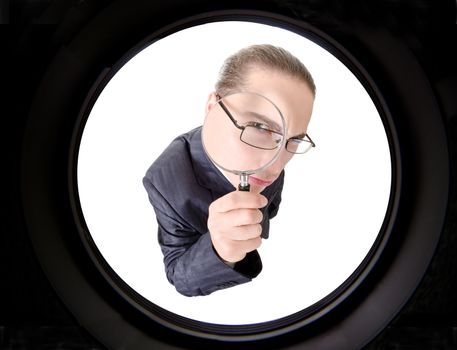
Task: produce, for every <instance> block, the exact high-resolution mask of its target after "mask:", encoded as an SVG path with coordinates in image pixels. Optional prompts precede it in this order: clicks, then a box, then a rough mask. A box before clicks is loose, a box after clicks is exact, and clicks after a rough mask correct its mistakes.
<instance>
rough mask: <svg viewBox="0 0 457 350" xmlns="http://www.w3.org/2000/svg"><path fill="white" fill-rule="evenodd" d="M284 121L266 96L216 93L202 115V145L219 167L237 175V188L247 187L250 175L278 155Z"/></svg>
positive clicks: (282, 138)
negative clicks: (213, 100)
mask: <svg viewBox="0 0 457 350" xmlns="http://www.w3.org/2000/svg"><path fill="white" fill-rule="evenodd" d="M285 130H286V126H285V121H284V117H283V115H282V113H281V111H280V110H279V108H278V107H277V106H276V105H275V104H274V103H273V102H272V101H271V100H270V99H268V98H267V97H265V96H263V95H260V94H258V93H253V92H236V93H233V94H229V95H226V96H224V97H222V98H220V97H218V100H217V101H216V103H215V104H213V105H211V106H210V109H209V111H208V113H207V114H206V117H205V122H204V124H203V129H202V142H203V148H204V149H205V152H206V154H207V155H208V157H209V158H210V159H211V161H212V162H213V163H214V164H215V165H216V166H218V167H219V168H220V169H222V170H225V171H228V172H230V173H233V174H235V175H239V176H240V184H239V186H238V190H240V191H249V190H250V185H249V176H250V175H252V174H255V173H258V172H260V171H262V170H263V169H265V168H267V167H268V166H269V165H271V164H272V163H273V162H275V161H276V159H277V158H278V157H279V154H280V152H281V149H282V147H283V145H284V142H285V137H284V135H285Z"/></svg>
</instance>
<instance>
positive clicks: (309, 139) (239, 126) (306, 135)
mask: <svg viewBox="0 0 457 350" xmlns="http://www.w3.org/2000/svg"><path fill="white" fill-rule="evenodd" d="M216 97H217V98H218V101H217V103H218V104H219V105H220V106H221V107H222V109H223V110H224V112H225V114H227V116H228V117H229V118H230V120H231V121H232V123H233V125H235V127H236V128H238V129H240V130H241V133H240V140H241V142H243V143H245V144H247V145H249V146H251V147H255V148H259V149H264V150H274V149H276V148H277V147H273V148H265V147H259V146H256V145H253V144H251V143H249V142H246V141H245V140H243V133H244V131H245V130H246V128H247V127H254V128H258V126H257V124H259V125H260V123H257V122H249V123H248V124H247V125H240V124H238V121H237V120H236V119H235V118H234V117H233V115H232V114H231V113H230V111H229V110H228V108H227V106H226V105H225V104H224V103H223V102H222V98H221V96H220V95H219V94H216ZM262 129H263V130H266V131H269V132H272V133H274V134H277V135H280V136H281V137H284V135H282V134H281V133H279V132H277V131H275V130H271V129H265V128H262ZM304 137H306V138H307V139H303V138H299V137H291V138H289V139H287V140H286V143H285V146H284V147H285V149H286V151H287V152H289V153H293V154H304V153H306V152H308V151H309V150H310V149H311V148H313V147H316V144H315V143H314V141H313V140H312V139H311V137H309V135H308V134H305V135H304ZM291 140H296V141H304V142H309V143H310V144H311V147H310V148H308V149H306V151H304V152H293V151H290V150H288V149H287V146H288V145H289V141H291ZM279 143H280V141H279V142H278V144H279Z"/></svg>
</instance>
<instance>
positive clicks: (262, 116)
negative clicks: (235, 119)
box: [246, 111, 283, 131]
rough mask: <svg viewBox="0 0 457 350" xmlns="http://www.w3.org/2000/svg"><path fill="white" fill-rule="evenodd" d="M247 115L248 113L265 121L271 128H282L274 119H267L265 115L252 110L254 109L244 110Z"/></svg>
mask: <svg viewBox="0 0 457 350" xmlns="http://www.w3.org/2000/svg"><path fill="white" fill-rule="evenodd" d="M246 114H247V115H250V116H253V117H255V118H257V119H260V120H261V121H263V122H265V124H267V125H269V126H272V127H273V128H275V129H276V131H278V130H283V128H282V127H281V125H279V124H278V123H276V122H275V121H274V120H272V119H269V118H268V117H266V116H265V115H263V114H259V113H257V112H254V111H247V112H246Z"/></svg>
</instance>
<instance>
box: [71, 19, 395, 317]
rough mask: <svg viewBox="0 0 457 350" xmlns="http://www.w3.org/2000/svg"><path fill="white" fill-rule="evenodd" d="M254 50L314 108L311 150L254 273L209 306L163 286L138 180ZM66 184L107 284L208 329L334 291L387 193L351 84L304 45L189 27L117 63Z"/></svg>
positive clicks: (330, 59)
mask: <svg viewBox="0 0 457 350" xmlns="http://www.w3.org/2000/svg"><path fill="white" fill-rule="evenodd" d="M262 43H269V44H273V45H279V46H282V47H283V48H285V49H287V50H289V51H290V52H291V53H292V54H294V55H295V56H297V57H298V58H299V59H300V60H301V61H302V62H303V63H304V64H305V65H306V66H307V67H308V69H309V70H310V71H311V73H312V75H313V77H314V80H315V82H316V85H317V97H316V101H315V107H314V113H313V116H312V119H311V123H310V125H309V128H308V133H309V134H310V136H311V138H312V139H313V140H314V141H315V143H316V145H317V147H316V148H314V149H312V150H311V151H310V152H308V153H307V154H305V155H300V156H296V157H294V159H293V160H292V161H291V162H290V163H289V165H288V166H287V168H286V183H285V188H284V191H283V201H282V204H281V208H280V211H279V214H278V216H277V217H276V218H275V219H273V220H272V221H271V228H270V238H269V239H268V240H264V241H263V244H262V246H261V247H260V249H259V253H260V255H261V256H262V261H263V271H262V273H261V274H260V275H259V276H258V277H257V278H256V279H254V280H253V281H252V282H250V283H247V284H244V285H240V286H237V287H234V288H229V289H226V290H222V291H218V292H215V293H213V294H211V295H209V296H204V297H193V298H188V297H184V296H182V295H180V294H179V293H178V292H176V291H175V289H174V287H173V286H172V285H171V284H169V283H168V281H167V279H166V277H165V272H164V265H163V262H162V254H161V252H160V248H159V245H158V243H157V224H156V220H155V215H154V211H153V209H152V206H151V205H150V203H149V201H148V198H147V194H146V191H145V189H144V188H143V185H142V182H141V180H142V177H143V176H144V174H145V172H146V170H147V168H148V167H149V166H150V165H151V163H152V162H153V161H154V160H155V159H156V158H157V156H158V155H159V154H160V153H161V152H162V151H163V149H164V148H165V147H166V146H167V145H168V144H169V143H170V142H171V141H172V139H174V138H175V137H176V136H178V135H180V134H181V133H184V132H187V131H189V130H190V129H193V128H194V127H196V126H199V125H201V124H202V122H203V119H204V107H205V102H206V98H207V96H208V94H209V93H210V92H211V91H212V90H213V87H214V83H215V81H216V78H217V74H218V71H219V69H220V66H221V65H222V62H223V60H224V59H225V58H226V57H227V56H229V55H231V54H232V53H234V52H235V51H237V50H239V49H240V48H242V47H244V46H247V45H250V44H262ZM77 174H78V189H79V195H80V199H81V206H82V209H83V214H84V217H85V220H86V222H87V225H88V228H89V230H90V232H91V234H92V236H93V239H94V241H95V243H96V244H97V247H98V248H99V250H100V252H101V253H102V255H103V256H104V257H105V259H106V260H107V261H108V263H109V264H110V265H111V267H112V268H113V269H114V270H115V271H116V272H117V273H118V274H119V276H120V277H121V278H122V279H124V281H126V282H127V283H128V284H129V285H130V286H131V287H132V288H134V289H135V290H136V291H137V292H138V293H140V294H141V295H143V296H144V297H145V298H147V299H149V300H150V301H152V302H153V303H155V304H157V305H159V306H161V307H163V308H165V309H167V310H169V311H172V312H175V313H177V314H180V315H182V316H186V317H189V318H192V319H195V320H200V321H205V322H212V323H219V324H247V323H256V322H264V321H269V320H274V319H277V318H280V317H283V316H287V315H290V314H292V313H295V312H297V311H299V310H301V309H304V308H306V307H308V306H310V305H311V304H313V303H315V302H317V301H319V300H320V299H322V298H323V297H324V296H326V295H327V294H329V293H330V292H332V291H333V290H334V289H336V288H337V287H338V286H339V285H340V284H341V283H342V282H343V281H344V280H345V279H346V278H348V277H349V275H350V274H351V273H352V272H353V271H354V270H355V269H356V268H357V266H358V265H359V264H360V262H361V261H362V259H363V258H364V257H365V255H366V254H367V252H368V251H369V249H370V247H371V246H372V244H373V242H374V240H375V238H376V236H377V234H378V232H379V229H380V227H381V223H382V221H383V219H384V215H385V211H386V207H387V203H388V198H389V193H390V183H391V177H390V176H391V165H390V157H389V148H388V143H387V139H386V135H385V131H384V128H383V126H382V123H381V119H380V117H379V115H378V113H377V111H376V108H375V107H374V105H373V103H372V101H371V99H370V97H369V96H368V94H367V93H366V91H365V89H364V88H363V86H362V85H361V84H360V82H359V81H358V80H357V79H356V78H355V76H354V75H353V74H352V73H351V72H350V71H349V70H348V69H347V68H346V67H345V66H344V65H343V64H342V63H341V62H340V61H338V60H337V59H336V58H335V57H334V56H333V55H331V54H330V53H328V52H327V51H325V50H324V49H323V48H321V47H320V46H318V45H317V44H314V43H313V42H311V41H309V40H308V39H305V38H304V37H302V36H299V35H296V34H294V33H292V32H288V31H285V30H283V29H279V28H275V27H271V26H265V25H261V24H255V23H247V22H219V23H212V24H205V25H203V26H197V27H192V28H190V29H187V30H184V31H181V32H178V33H175V34H173V35H171V36H168V37H166V38H164V39H162V40H160V41H158V42H156V43H154V44H152V45H151V46H149V47H147V48H146V49H144V50H143V51H141V52H140V53H139V54H137V55H136V56H135V57H133V58H132V59H131V60H130V61H128V62H127V64H126V65H124V67H123V68H122V69H121V70H120V71H119V72H118V73H117V74H116V75H115V76H114V78H113V79H112V80H111V81H110V82H109V84H108V85H107V87H106V88H105V89H104V91H103V92H102V94H101V95H100V97H99V99H98V100H97V102H96V104H95V106H94V107H93V109H92V111H91V113H90V117H89V119H88V121H87V125H86V127H85V129H84V134H83V137H82V140H81V147H80V151H79V160H78V173H77ZM175 175H176V174H170V181H174V178H175ZM178 175H180V176H182V175H183V174H178Z"/></svg>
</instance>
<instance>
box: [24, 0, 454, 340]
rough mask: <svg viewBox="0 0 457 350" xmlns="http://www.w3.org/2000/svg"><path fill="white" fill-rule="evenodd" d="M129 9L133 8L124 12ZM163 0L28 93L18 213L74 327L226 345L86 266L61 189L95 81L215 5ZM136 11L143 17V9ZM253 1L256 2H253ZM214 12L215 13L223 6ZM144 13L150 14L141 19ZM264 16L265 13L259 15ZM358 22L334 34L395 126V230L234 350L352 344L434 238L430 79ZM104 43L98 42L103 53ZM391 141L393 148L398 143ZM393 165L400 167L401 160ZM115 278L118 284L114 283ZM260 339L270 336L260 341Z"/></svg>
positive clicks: (437, 161) (381, 319) (374, 322)
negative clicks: (303, 314)
mask: <svg viewBox="0 0 457 350" xmlns="http://www.w3.org/2000/svg"><path fill="white" fill-rule="evenodd" d="M191 3H194V4H191ZM136 4H137V3H136V2H135V3H134V4H132V3H129V7H128V8H129V9H130V6H135V5H136ZM161 5H162V6H156V5H154V4H148V5H145V4H144V3H142V2H138V6H139V8H136V9H135V10H132V11H131V12H129V11H126V8H125V6H127V2H123V1H118V2H114V3H113V4H112V5H111V6H107V8H106V9H104V10H103V11H102V12H101V14H100V15H98V16H97V17H96V18H95V19H94V20H92V21H91V22H89V23H88V24H87V25H86V27H84V28H83V29H82V30H81V31H79V32H78V33H76V34H75V37H74V39H73V40H70V41H68V42H67V44H66V45H65V46H62V48H61V50H60V51H59V53H58V55H57V56H56V57H55V59H54V61H53V62H52V63H51V64H50V66H49V69H48V71H47V73H46V74H45V76H44V80H43V82H42V84H41V86H40V88H39V89H38V91H37V94H36V96H35V100H34V104H33V106H32V110H31V114H30V120H29V124H28V129H27V133H26V135H25V143H24V151H23V162H22V165H23V168H22V194H23V197H22V198H23V205H24V215H25V219H26V224H27V226H28V229H29V234H30V237H31V239H32V242H33V244H34V247H35V250H36V253H37V255H38V257H39V258H40V261H41V263H42V266H43V269H44V271H45V272H46V274H47V276H48V277H49V279H50V281H51V283H52V284H53V286H54V288H55V289H56V291H57V292H58V293H59V295H60V296H61V298H62V300H63V301H64V302H65V303H66V304H67V306H68V307H69V309H70V310H71V311H72V312H73V313H74V315H75V316H76V317H77V318H78V319H79V320H80V322H81V323H82V324H84V325H85V327H87V328H88V329H89V330H90V331H91V332H92V333H93V334H94V335H96V336H97V337H98V338H99V339H100V340H101V341H102V342H103V343H105V344H106V345H107V346H109V347H112V348H132V349H140V348H148V347H152V348H155V349H157V348H162V349H171V348H172V347H176V346H178V347H183V348H199V349H205V348H222V349H223V348H224V347H225V345H224V343H222V342H220V340H229V339H227V338H226V337H224V336H220V335H219V336H217V335H216V337H214V339H216V340H214V339H213V340H210V339H201V338H200V337H199V336H198V334H194V335H197V336H196V337H195V336H189V335H184V334H182V333H180V332H179V331H178V332H176V331H173V330H172V329H170V328H169V327H168V325H167V326H165V327H164V326H163V325H162V322H161V321H163V319H160V317H159V320H158V321H159V322H154V320H153V319H151V317H150V316H152V315H148V314H147V312H143V311H144V310H143V311H140V309H142V307H141V306H140V302H141V301H140V302H138V304H137V305H133V306H134V307H132V299H130V300H129V298H130V296H128V291H126V290H121V289H118V283H116V282H115V280H114V278H115V277H114V276H113V275H111V276H109V275H107V274H105V273H103V272H102V274H100V270H103V269H100V270H99V269H97V268H95V267H94V261H93V260H92V258H91V257H90V255H91V254H92V252H91V250H90V249H89V250H88V249H87V246H85V245H84V244H83V243H82V242H81V240H80V236H79V234H78V230H77V229H76V228H75V223H74V220H73V214H72V208H71V203H72V199H71V197H70V193H69V192H68V188H69V186H70V187H71V184H69V183H68V168H67V166H68V162H69V159H68V157H69V154H68V150H69V149H70V143H69V140H70V138H71V135H72V133H73V130H74V126H75V120H76V118H77V115H78V111H79V110H80V106H81V105H82V103H83V100H84V98H85V96H86V94H87V91H88V90H89V89H90V87H91V86H92V85H93V82H94V81H95V79H96V77H97V76H98V75H99V74H100V72H101V71H103V69H105V68H106V67H111V66H112V65H113V64H114V63H115V62H117V61H118V57H121V56H122V55H123V54H124V52H126V51H127V50H128V49H130V48H131V47H132V46H134V45H135V43H136V42H138V41H139V40H140V39H141V37H145V36H146V35H145V33H146V32H145V30H146V28H150V29H152V28H156V29H155V30H158V29H159V28H161V27H164V26H165V25H168V24H166V23H167V22H168V23H173V22H176V21H177V20H179V18H181V19H182V18H189V17H191V16H194V15H197V14H198V13H202V8H205V9H208V8H210V7H211V8H213V7H214V5H211V6H210V5H208V4H205V2H199V1H195V2H192V1H189V2H188V3H186V5H184V6H182V7H181V8H180V10H181V11H179V12H176V11H175V9H173V5H176V4H175V3H174V2H173V1H171V2H169V3H168V4H166V5H165V4H161ZM191 5H195V6H194V7H192V6H191ZM270 5H271V4H270ZM142 6H143V7H144V9H145V11H144V13H141V9H142ZM250 6H253V7H257V8H258V9H261V8H262V6H259V5H255V4H254V5H253V4H252V3H250ZM190 7H192V8H190ZM215 7H216V8H217V7H219V9H220V8H221V7H222V6H220V5H218V6H215ZM289 7H290V9H292V7H293V6H292V5H291V6H289ZM213 9H214V8H213ZM148 11H149V12H148ZM151 11H152V12H151ZM278 11H279V12H281V11H280V10H278ZM151 13H153V14H154V16H153V17H154V18H155V19H157V21H152V20H151V19H150V18H147V15H151ZM219 13H221V12H219ZM225 13H226V14H227V15H228V14H230V13H231V16H236V17H238V16H239V15H240V13H244V14H246V13H251V17H252V16H253V14H252V13H253V12H252V9H250V10H249V9H246V10H237V11H233V10H232V11H227V12H225ZM264 16H265V12H264V13H263V16H259V17H264ZM278 16H279V15H278V14H274V15H271V17H275V18H277V17H278ZM264 18H265V17H264ZM284 21H285V22H287V21H286V20H284ZM291 21H293V20H291ZM314 22H315V23H313V25H315V26H316V24H319V18H317V19H316V18H315V19H314ZM358 25H359V27H358V28H357V27H354V23H351V24H350V25H349V24H347V25H345V24H341V23H340V25H339V26H338V31H337V32H335V33H333V34H336V36H337V38H336V41H337V42H338V43H339V44H340V45H341V46H342V47H345V48H350V50H349V51H351V53H352V54H354V53H355V52H357V59H358V61H359V62H360V64H361V66H362V67H364V69H365V70H366V71H368V72H369V73H370V75H371V77H372V78H373V80H374V81H376V84H377V87H378V89H379V91H380V92H381V95H382V97H383V99H384V101H385V102H386V104H387V106H389V110H390V111H391V115H392V121H391V122H392V123H393V126H391V125H387V126H386V130H387V131H389V130H390V131H391V135H390V137H392V134H393V133H392V132H393V131H394V130H395V132H396V135H397V136H396V137H397V138H398V150H399V153H396V151H395V152H394V155H395V157H396V156H397V155H399V158H395V157H394V158H393V159H396V160H398V161H399V162H400V164H401V170H402V171H401V186H398V187H396V188H395V192H394V198H398V200H399V203H398V209H397V210H396V213H394V212H392V213H391V215H392V216H391V217H389V218H388V219H389V220H388V221H389V223H391V224H392V232H391V237H390V239H389V241H388V242H386V244H385V246H384V247H383V249H378V250H377V254H379V256H378V257H377V258H378V259H377V261H376V264H375V266H373V267H372V269H371V270H370V271H369V273H367V275H366V276H365V278H364V279H363V283H360V285H358V286H357V288H354V289H353V290H350V289H347V291H350V293H348V295H346V297H345V298H344V300H342V301H344V302H341V303H340V304H339V305H338V307H334V308H331V309H328V310H325V309H321V310H323V311H324V313H325V311H328V312H327V313H326V314H325V315H321V317H318V318H316V319H315V320H314V321H313V322H312V323H308V324H302V325H300V326H299V327H297V328H294V329H292V327H289V328H288V329H283V330H282V331H281V329H280V330H279V331H278V332H277V333H273V334H270V336H273V335H274V337H273V338H268V335H266V334H258V335H257V337H256V336H255V335H253V336H250V337H247V338H246V337H245V338H243V336H240V335H238V336H237V335H235V336H234V338H230V339H232V340H236V341H237V343H230V344H229V345H228V346H230V347H229V348H231V349H236V348H246V347H247V346H248V345H249V346H250V345H252V346H254V347H256V348H259V347H262V348H285V347H288V348H295V347H300V348H309V349H315V348H319V349H333V348H338V349H354V348H358V347H360V346H361V345H363V344H364V343H366V342H367V341H369V340H370V339H371V338H373V337H374V336H375V335H376V334H377V333H378V332H379V331H380V330H382V328H383V327H384V326H385V325H386V324H387V323H388V322H389V321H390V320H391V319H392V318H393V317H394V315H395V314H396V313H398V312H399V310H400V309H401V307H402V306H403V305H404V303H405V302H406V301H407V300H408V298H409V297H410V296H411V294H412V293H413V291H414V289H415V288H416V287H417V285H418V283H419V281H420V279H421V278H422V275H423V274H424V272H425V270H426V268H427V266H428V263H429V261H430V259H431V256H432V255H433V252H434V248H435V246H436V242H437V241H438V239H439V236H440V233H441V227H442V224H443V217H444V213H445V210H446V205H447V196H448V193H447V192H448V185H449V167H448V166H449V164H448V153H447V144H446V135H445V133H444V130H443V121H442V120H441V113H440V110H439V108H438V106H437V104H436V101H435V100H434V95H433V91H432V89H431V87H430V86H429V85H428V80H427V78H426V76H425V74H424V72H423V71H422V70H421V67H420V65H419V64H418V63H417V61H416V58H415V57H414V56H413V55H412V54H411V52H410V51H409V50H408V49H407V48H406V47H405V46H404V45H403V44H402V43H401V42H400V41H398V40H397V39H396V38H394V37H393V36H392V35H391V34H390V33H389V32H387V31H385V30H380V29H379V28H372V27H367V26H366V25H364V24H362V23H359V24H358ZM305 26H306V24H305ZM323 26H324V27H325V28H326V31H327V32H329V31H330V32H331V31H332V28H331V27H329V26H327V25H326V24H325V25H323ZM126 28H127V29H128V30H126ZM120 30H123V32H122V33H123V34H122V35H119V36H116V35H114V33H118V34H119V31H120ZM67 35H68V33H67ZM113 37H115V38H113ZM115 41H116V42H115ZM100 46H102V47H103V48H104V49H105V50H104V51H103V54H102V53H101V52H100V48H99V47H100ZM403 76H407V77H408V79H403ZM372 97H373V95H372ZM384 122H386V121H385V120H384ZM390 141H391V150H392V146H394V147H395V144H393V143H392V140H390ZM394 169H396V171H399V167H397V168H395V167H394ZM398 180H400V179H398ZM375 260H376V259H372V261H375ZM367 272H368V270H367ZM107 276H108V278H107V279H106V277H107ZM110 279H112V280H111V281H110ZM119 283H120V282H119ZM113 285H116V286H117V287H116V288H114V289H113ZM353 285H354V284H353ZM354 286H355V285H354ZM116 289H117V290H116ZM135 303H137V301H134V302H133V304H135ZM305 323H306V320H305ZM178 328H179V327H178ZM181 330H183V331H185V329H181ZM197 333H198V332H197ZM265 336H267V338H268V339H265V340H261V339H262V338H265ZM255 339H257V341H254V340H255ZM245 340H249V341H250V342H247V343H246V342H245Z"/></svg>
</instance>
